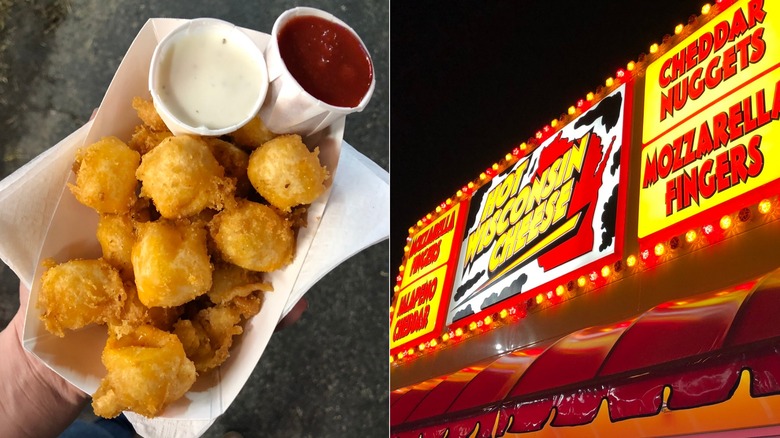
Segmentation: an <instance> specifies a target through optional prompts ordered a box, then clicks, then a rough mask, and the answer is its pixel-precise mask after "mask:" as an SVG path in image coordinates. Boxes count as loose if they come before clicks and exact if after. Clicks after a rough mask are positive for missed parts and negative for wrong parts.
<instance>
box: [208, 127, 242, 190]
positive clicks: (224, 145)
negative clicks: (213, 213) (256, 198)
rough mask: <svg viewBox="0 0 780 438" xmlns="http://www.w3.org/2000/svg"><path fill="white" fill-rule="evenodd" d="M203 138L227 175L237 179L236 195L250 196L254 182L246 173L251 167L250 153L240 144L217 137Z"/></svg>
mask: <svg viewBox="0 0 780 438" xmlns="http://www.w3.org/2000/svg"><path fill="white" fill-rule="evenodd" d="M203 140H204V141H205V142H206V144H207V145H208V147H209V150H211V153H212V154H213V155H214V158H216V159H217V162H218V163H219V165H220V166H222V168H223V169H225V176H227V177H229V178H232V179H234V180H235V181H236V192H235V195H236V196H237V197H241V198H246V197H247V196H249V194H250V193H251V191H252V184H251V183H250V182H249V177H248V176H247V173H246V169H247V167H249V154H247V153H246V152H244V151H243V150H241V149H240V148H239V147H238V146H235V145H233V144H232V143H228V142H226V141H224V140H220V139H218V138H215V137H203Z"/></svg>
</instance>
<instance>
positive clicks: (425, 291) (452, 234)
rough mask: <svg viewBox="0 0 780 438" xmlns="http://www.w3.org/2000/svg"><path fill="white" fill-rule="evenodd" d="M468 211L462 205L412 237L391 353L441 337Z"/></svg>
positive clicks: (392, 325)
mask: <svg viewBox="0 0 780 438" xmlns="http://www.w3.org/2000/svg"><path fill="white" fill-rule="evenodd" d="M467 210H468V202H461V203H458V204H456V205H454V206H453V207H452V208H450V209H449V210H448V211H447V213H446V214H443V215H441V216H440V217H438V218H436V220H434V221H432V222H431V223H430V224H429V225H428V226H426V227H425V228H423V229H421V230H420V231H419V232H417V233H416V234H414V235H413V236H412V239H411V241H410V244H409V252H408V253H407V255H406V258H405V261H404V263H405V264H404V270H403V278H402V280H401V284H400V289H399V291H398V293H397V294H396V301H395V303H394V306H393V315H392V320H391V322H390V349H391V351H397V350H403V349H405V348H410V347H415V346H417V345H418V344H419V343H422V342H426V341H427V340H428V339H430V338H433V337H436V336H438V335H439V334H440V331H441V329H442V327H443V325H444V316H445V315H446V313H445V311H446V305H447V303H448V302H449V296H450V291H451V290H452V282H453V278H454V275H455V268H456V266H457V259H458V252H459V251H458V250H459V245H458V244H459V240H460V236H461V235H462V233H463V224H464V220H465V216H466V211H467Z"/></svg>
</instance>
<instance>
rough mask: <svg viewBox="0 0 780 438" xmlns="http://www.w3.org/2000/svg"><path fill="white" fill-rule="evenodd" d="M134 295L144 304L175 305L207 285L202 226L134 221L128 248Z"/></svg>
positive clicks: (207, 261)
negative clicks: (135, 225)
mask: <svg viewBox="0 0 780 438" xmlns="http://www.w3.org/2000/svg"><path fill="white" fill-rule="evenodd" d="M131 258H132V262H133V272H134V273H135V285H136V287H137V288H138V298H139V299H140V300H141V302H142V303H143V304H144V305H145V306H147V307H175V306H180V305H182V304H184V303H186V302H188V301H191V300H193V299H195V298H197V297H198V296H200V295H203V294H205V293H206V292H207V291H208V290H209V289H210V288H211V272H212V269H213V267H212V265H211V258H210V256H209V253H208V249H207V246H206V228H205V226H204V224H203V223H201V222H199V221H195V222H189V221H184V220H182V221H178V222H175V221H169V220H165V219H160V220H158V221H155V222H147V223H140V224H138V237H137V239H136V242H135V245H133V250H132V256H131Z"/></svg>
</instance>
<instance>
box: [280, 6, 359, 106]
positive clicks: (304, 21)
mask: <svg viewBox="0 0 780 438" xmlns="http://www.w3.org/2000/svg"><path fill="white" fill-rule="evenodd" d="M277 42H278V45H279V54H280V55H281V57H282V59H283V60H284V64H285V65H286V66H287V70H289V72H290V74H292V75H293V77H294V78H295V80H297V81H298V83H299V84H300V85H301V87H303V89H304V90H306V91H307V92H308V93H309V94H311V95H312V96H314V97H315V98H317V99H319V100H321V101H323V102H325V103H327V104H330V105H333V106H340V107H356V106H358V105H359V104H360V101H361V100H362V99H363V96H365V95H366V93H367V92H368V89H369V88H370V86H371V81H372V80H373V77H374V70H373V66H372V64H371V58H370V56H369V55H368V52H366V49H365V47H363V44H361V42H360V40H359V39H358V38H357V37H355V35H354V34H353V33H352V32H350V31H349V29H347V28H345V27H343V26H340V25H338V24H336V23H332V22H330V21H328V20H325V19H323V18H320V17H314V16H308V15H307V16H300V17H294V18H292V19H290V21H288V22H287V23H286V24H285V25H284V27H282V28H281V29H280V30H279V33H278V35H277Z"/></svg>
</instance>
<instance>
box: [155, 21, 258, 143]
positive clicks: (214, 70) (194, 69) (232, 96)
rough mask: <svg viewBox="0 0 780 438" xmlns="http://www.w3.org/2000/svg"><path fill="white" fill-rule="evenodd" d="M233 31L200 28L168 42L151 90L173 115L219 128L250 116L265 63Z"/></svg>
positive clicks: (239, 121) (200, 124)
mask: <svg viewBox="0 0 780 438" xmlns="http://www.w3.org/2000/svg"><path fill="white" fill-rule="evenodd" d="M236 31H237V30H235V29H230V28H224V27H217V26H210V27H204V28H200V29H197V30H194V31H190V32H188V33H186V34H183V35H181V37H179V38H176V39H175V40H173V41H171V43H170V45H169V47H167V49H166V50H165V51H164V52H163V53H161V55H162V57H161V59H160V60H159V66H158V68H157V73H156V74H157V78H156V87H155V88H156V90H155V91H156V92H157V94H158V96H159V98H160V99H162V100H163V102H162V103H163V105H164V106H165V107H166V108H167V109H168V111H169V112H170V113H171V115H172V116H173V117H175V118H177V119H178V120H179V121H181V122H183V123H184V124H187V125H189V126H191V127H196V128H206V129H212V130H218V129H223V128H226V127H230V126H234V125H237V124H239V123H242V122H243V121H245V120H246V119H247V118H248V117H250V116H252V115H254V113H255V112H256V110H257V108H258V98H259V96H260V93H261V92H263V94H264V91H263V87H262V83H263V82H264V81H265V82H267V78H266V73H265V71H264V68H265V65H260V63H258V62H257V60H256V59H255V58H253V55H252V53H251V52H250V48H248V47H246V44H247V43H246V41H242V40H241V39H240V38H238V37H239V36H240V37H243V35H236V34H235V32H236ZM250 43H251V41H250Z"/></svg>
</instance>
